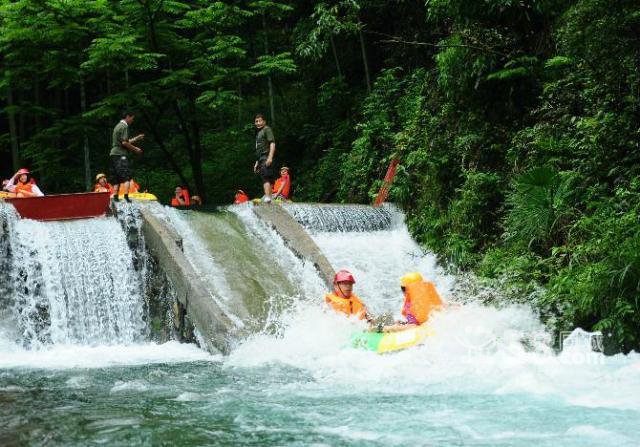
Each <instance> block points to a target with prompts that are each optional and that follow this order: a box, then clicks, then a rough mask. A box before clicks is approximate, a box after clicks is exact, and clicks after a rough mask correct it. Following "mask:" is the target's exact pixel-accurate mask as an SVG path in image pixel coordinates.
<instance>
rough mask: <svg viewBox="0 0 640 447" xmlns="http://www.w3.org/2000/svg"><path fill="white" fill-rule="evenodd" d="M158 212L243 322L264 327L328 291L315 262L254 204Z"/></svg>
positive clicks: (215, 295)
mask: <svg viewBox="0 0 640 447" xmlns="http://www.w3.org/2000/svg"><path fill="white" fill-rule="evenodd" d="M154 212H155V213H156V215H158V216H159V217H162V218H164V219H165V220H167V221H168V222H169V223H170V224H171V225H172V226H173V227H174V228H175V229H176V231H177V232H178V234H179V235H180V236H181V237H182V240H183V248H184V252H185V254H186V255H187V259H189V261H190V262H191V264H192V266H193V267H194V269H195V270H196V271H197V272H198V273H199V274H200V276H201V279H203V281H204V282H205V284H206V285H207V289H208V291H209V292H210V294H211V299H213V300H215V301H216V302H217V303H218V304H219V305H220V306H221V307H222V308H223V309H224V310H225V312H226V313H227V315H229V316H230V317H231V318H232V319H233V320H234V321H235V322H236V324H237V325H238V326H239V327H243V328H247V329H249V330H250V331H255V330H257V329H260V328H262V327H263V326H264V324H265V322H266V321H272V319H273V315H274V314H280V313H281V312H282V311H283V309H286V308H287V307H289V306H291V305H293V304H294V303H295V302H296V301H299V300H306V299H308V298H309V297H311V296H314V294H315V295H316V296H317V295H318V294H321V293H322V283H321V281H320V279H319V277H318V275H317V273H316V272H315V270H314V268H313V267H312V266H311V265H308V264H306V263H304V262H302V261H301V260H300V259H298V258H297V257H295V256H294V255H293V254H292V253H291V252H290V250H288V249H287V248H286V247H285V246H284V243H283V242H282V240H281V239H280V238H279V237H278V236H277V235H275V233H273V232H272V231H271V230H269V229H268V228H267V227H266V226H265V225H264V223H262V222H261V221H260V220H259V219H258V218H257V217H256V216H255V215H254V213H253V212H252V211H251V209H250V208H249V207H248V206H239V207H237V206H236V207H230V208H229V209H220V210H218V211H216V212H196V211H179V210H176V209H171V208H163V209H158V208H156V209H155V210H154Z"/></svg>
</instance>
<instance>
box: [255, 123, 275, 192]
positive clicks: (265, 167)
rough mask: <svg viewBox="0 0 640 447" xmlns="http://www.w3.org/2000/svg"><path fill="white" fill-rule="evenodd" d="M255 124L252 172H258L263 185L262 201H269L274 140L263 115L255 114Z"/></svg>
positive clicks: (272, 176)
mask: <svg viewBox="0 0 640 447" xmlns="http://www.w3.org/2000/svg"><path fill="white" fill-rule="evenodd" d="M253 123H254V124H255V126H256V131H257V132H256V162H255V164H254V165H253V172H256V173H259V174H260V177H261V178H262V185H263V187H264V197H262V201H263V202H264V203H270V202H271V185H272V184H273V182H274V180H275V176H274V175H273V156H274V155H275V153H276V140H275V138H274V137H273V130H271V127H269V126H267V121H266V120H265V119H264V115H262V114H261V113H259V114H257V115H256V116H255V118H254V120H253Z"/></svg>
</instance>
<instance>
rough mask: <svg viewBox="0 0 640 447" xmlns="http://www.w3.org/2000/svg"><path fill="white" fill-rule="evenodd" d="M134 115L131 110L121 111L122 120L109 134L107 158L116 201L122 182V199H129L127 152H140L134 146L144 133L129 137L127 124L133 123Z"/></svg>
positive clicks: (140, 151)
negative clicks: (109, 149) (109, 146)
mask: <svg viewBox="0 0 640 447" xmlns="http://www.w3.org/2000/svg"><path fill="white" fill-rule="evenodd" d="M133 118H134V115H133V113H132V112H123V114H122V120H120V122H119V123H118V124H116V126H115V127H114V128H113V134H112V136H111V151H110V152H109V158H110V159H111V171H112V175H113V178H112V182H113V184H114V185H115V187H114V194H113V200H114V201H116V202H117V201H118V200H119V199H118V194H119V192H120V191H119V189H120V184H122V183H123V184H124V200H126V201H127V202H131V200H129V186H130V182H131V180H132V179H133V172H132V171H131V165H130V162H129V154H130V153H134V154H141V153H142V149H140V148H139V147H138V146H135V143H137V142H138V141H139V140H142V139H143V138H144V134H140V135H137V136H135V137H133V138H129V126H130V125H131V123H133Z"/></svg>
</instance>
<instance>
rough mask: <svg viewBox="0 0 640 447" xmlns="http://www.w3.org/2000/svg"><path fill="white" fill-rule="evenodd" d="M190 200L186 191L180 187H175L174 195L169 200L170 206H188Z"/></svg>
mask: <svg viewBox="0 0 640 447" xmlns="http://www.w3.org/2000/svg"><path fill="white" fill-rule="evenodd" d="M189 205H191V200H190V198H189V193H188V192H187V190H186V189H182V188H181V187H180V186H176V190H175V195H174V196H173V198H172V199H171V206H189Z"/></svg>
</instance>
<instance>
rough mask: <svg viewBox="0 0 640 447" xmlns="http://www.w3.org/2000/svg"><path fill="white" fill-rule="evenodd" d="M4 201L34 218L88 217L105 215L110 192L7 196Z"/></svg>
mask: <svg viewBox="0 0 640 447" xmlns="http://www.w3.org/2000/svg"><path fill="white" fill-rule="evenodd" d="M4 201H5V202H7V203H10V204H12V205H13V206H14V207H15V208H16V210H17V211H18V214H20V217H22V218H24V219H33V220H68V219H86V218H88V217H99V216H104V215H105V214H107V211H109V193H108V192H83V193H78V194H57V195H51V196H44V197H24V198H12V199H8V198H7V199H4Z"/></svg>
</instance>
